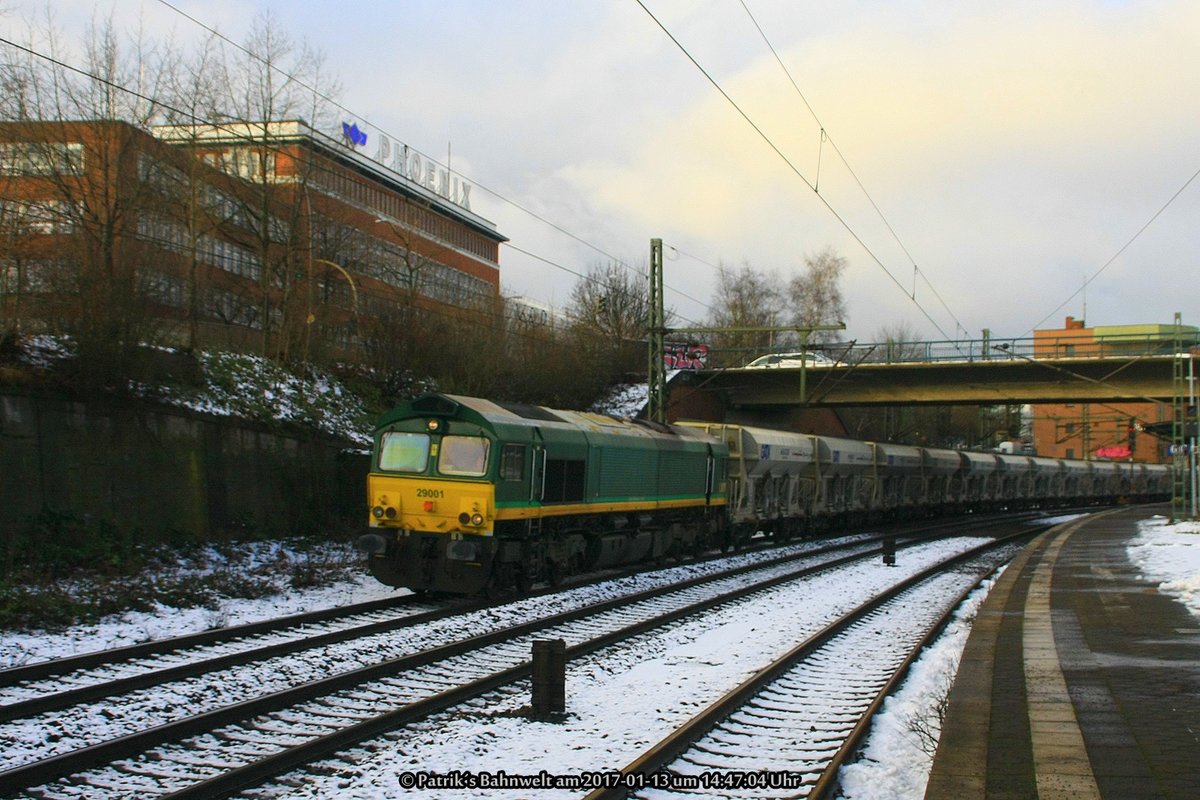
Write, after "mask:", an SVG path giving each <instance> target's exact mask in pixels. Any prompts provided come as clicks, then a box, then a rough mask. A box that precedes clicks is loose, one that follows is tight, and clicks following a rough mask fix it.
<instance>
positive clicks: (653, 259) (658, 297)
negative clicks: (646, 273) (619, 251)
mask: <svg viewBox="0 0 1200 800" xmlns="http://www.w3.org/2000/svg"><path fill="white" fill-rule="evenodd" d="M648 299H649V303H648V305H649V306H650V309H649V310H650V319H649V325H648V327H649V336H648V337H647V339H648V341H649V351H650V353H649V362H650V363H649V369H648V370H647V376H648V377H647V380H648V382H649V384H650V396H649V398H648V402H647V404H646V416H647V418H648V419H650V420H651V421H653V422H662V423H665V422H666V421H667V369H666V366H665V365H664V364H663V350H664V339H665V337H666V327H667V321H666V312H665V311H664V310H663V249H662V239H651V240H650V295H649V298H648Z"/></svg>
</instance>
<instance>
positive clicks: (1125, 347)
mask: <svg viewBox="0 0 1200 800" xmlns="http://www.w3.org/2000/svg"><path fill="white" fill-rule="evenodd" d="M1195 338H1196V337H1195V336H1191V337H1189V339H1188V341H1185V342H1184V345H1185V346H1186V347H1189V348H1194V347H1196V346H1197V345H1200V342H1197V341H1195ZM824 350H825V352H826V354H827V355H829V356H830V357H835V358H837V359H838V360H839V361H841V362H842V363H844V364H857V363H860V362H861V363H873V364H905V363H920V364H928V363H937V362H976V361H1004V360H1011V359H1022V360H1024V359H1061V358H1113V357H1124V358H1129V357H1138V356H1149V355H1170V354H1171V353H1173V352H1174V350H1175V343H1174V341H1173V340H1169V339H1164V338H1163V337H1162V336H1161V335H1158V336H1155V335H1146V336H1112V337H1099V338H1096V339H1081V338H1079V337H1069V336H1062V337H1038V338H1036V339H1033V338H1013V339H997V338H991V339H958V340H944V341H930V342H876V343H854V344H852V345H837V344H832V345H827V346H826V347H825V348H824Z"/></svg>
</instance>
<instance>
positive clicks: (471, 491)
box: [367, 473, 496, 535]
mask: <svg viewBox="0 0 1200 800" xmlns="http://www.w3.org/2000/svg"><path fill="white" fill-rule="evenodd" d="M367 497H368V500H369V501H370V504H371V509H372V512H374V510H375V509H376V508H383V509H384V510H385V512H386V511H387V510H389V509H394V510H395V514H394V516H387V515H386V514H385V516H384V517H382V518H380V517H377V516H376V515H375V513H371V516H370V521H371V527H373V528H404V529H406V530H411V531H428V532H431V533H473V534H475V535H491V533H492V530H493V527H494V525H495V521H496V495H495V490H494V489H493V487H492V485H491V484H490V483H485V482H482V481H452V480H442V479H438V478H429V477H426V476H416V475H414V476H411V477H406V476H397V475H379V474H374V473H372V474H371V475H369V476H367ZM464 515H465V516H464ZM475 515H480V516H482V517H483V524H482V525H475V524H473V523H472V522H471V521H470V519H471V518H472V517H473V516H475ZM464 520H466V521H464Z"/></svg>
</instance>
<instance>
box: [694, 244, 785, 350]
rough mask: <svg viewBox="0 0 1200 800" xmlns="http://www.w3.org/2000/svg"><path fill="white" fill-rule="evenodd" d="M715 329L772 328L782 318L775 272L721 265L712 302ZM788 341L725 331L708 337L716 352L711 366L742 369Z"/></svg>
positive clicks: (775, 336) (779, 285) (780, 292)
mask: <svg viewBox="0 0 1200 800" xmlns="http://www.w3.org/2000/svg"><path fill="white" fill-rule="evenodd" d="M712 308H713V312H712V317H711V319H710V325H711V326H712V327H714V328H764V327H775V326H778V325H780V324H782V323H781V319H782V317H783V284H782V281H781V280H780V278H779V275H778V274H776V273H762V272H758V271H756V270H755V269H753V268H752V267H751V266H750V265H749V264H743V265H742V268H741V269H739V270H734V269H731V268H729V267H725V266H723V265H722V266H721V267H720V268H719V271H718V272H717V290H716V294H715V295H714V296H713V300H712ZM786 341H787V339H786V338H783V337H780V336H779V335H778V334H772V333H770V332H767V331H757V332H752V331H728V332H718V333H714V334H712V336H711V342H712V345H713V348H714V350H715V351H716V353H715V357H714V362H713V366H741V365H742V364H743V363H744V362H745V361H746V360H747V359H748V358H751V357H752V356H753V355H755V354H757V353H758V352H761V351H763V350H769V349H771V348H773V347H776V346H778V345H780V344H783V343H785V342H786Z"/></svg>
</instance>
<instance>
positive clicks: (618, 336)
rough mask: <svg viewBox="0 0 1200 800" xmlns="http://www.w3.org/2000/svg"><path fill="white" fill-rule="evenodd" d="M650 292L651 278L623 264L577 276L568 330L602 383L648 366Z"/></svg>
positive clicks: (595, 268)
mask: <svg viewBox="0 0 1200 800" xmlns="http://www.w3.org/2000/svg"><path fill="white" fill-rule="evenodd" d="M649 293H650V287H649V281H648V280H646V279H644V278H643V277H642V276H641V275H637V274H635V273H634V272H632V271H631V270H629V269H626V268H625V267H623V266H621V265H620V264H609V265H607V266H593V267H592V268H591V269H589V270H588V274H587V275H586V276H585V277H583V278H581V279H580V280H579V281H578V282H576V284H575V287H574V289H573V290H572V292H571V303H570V305H569V307H568V308H567V312H566V314H567V318H568V320H569V321H570V322H569V336H570V339H571V342H572V346H573V348H574V351H575V355H576V358H577V359H579V360H580V361H581V362H582V363H584V364H585V365H586V367H585V369H586V372H587V375H588V377H590V378H594V379H596V380H598V381H599V385H601V386H603V385H605V384H606V383H608V382H611V381H613V380H616V379H617V378H619V377H621V376H622V375H626V374H628V373H631V372H645V369H646V334H647V326H648V325H649V321H650V300H649Z"/></svg>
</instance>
